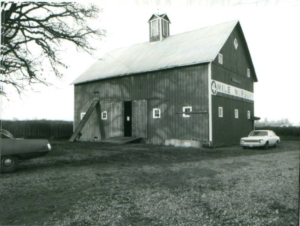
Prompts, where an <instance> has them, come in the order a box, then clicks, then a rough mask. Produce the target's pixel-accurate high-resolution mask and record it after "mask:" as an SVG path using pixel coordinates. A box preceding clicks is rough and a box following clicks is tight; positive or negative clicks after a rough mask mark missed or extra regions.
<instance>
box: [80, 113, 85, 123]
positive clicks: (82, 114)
mask: <svg viewBox="0 0 300 226" xmlns="http://www.w3.org/2000/svg"><path fill="white" fill-rule="evenodd" d="M85 114H86V112H81V113H80V121H81V120H82V119H83V117H84V116H85Z"/></svg>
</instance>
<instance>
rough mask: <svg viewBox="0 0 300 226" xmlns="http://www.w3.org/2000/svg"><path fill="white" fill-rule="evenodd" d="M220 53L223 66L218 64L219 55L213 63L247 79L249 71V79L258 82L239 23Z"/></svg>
mask: <svg viewBox="0 0 300 226" xmlns="http://www.w3.org/2000/svg"><path fill="white" fill-rule="evenodd" d="M219 53H221V54H223V61H224V62H223V64H222V65H220V64H219V63H218V55H219V54H218V55H217V56H216V58H215V59H214V61H213V63H215V64H217V65H219V66H222V67H224V68H226V69H228V70H230V71H233V72H235V73H236V74H238V75H244V77H247V69H249V72H250V77H249V78H251V79H252V80H253V81H254V82H257V81H258V80H257V75H256V71H255V68H254V65H253V62H252V58H251V55H250V51H249V48H248V45H247V41H246V39H245V36H244V33H243V30H242V27H241V25H240V23H237V25H236V27H235V28H234V30H233V31H232V32H231V34H230V36H229V37H228V39H227V41H226V43H225V44H224V45H223V47H222V48H221V50H220V52H219Z"/></svg>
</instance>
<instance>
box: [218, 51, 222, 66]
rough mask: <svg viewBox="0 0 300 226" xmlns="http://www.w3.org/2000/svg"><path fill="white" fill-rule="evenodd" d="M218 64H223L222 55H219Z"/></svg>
mask: <svg viewBox="0 0 300 226" xmlns="http://www.w3.org/2000/svg"><path fill="white" fill-rule="evenodd" d="M218 58H219V64H223V55H222V54H221V53H219V57H218Z"/></svg>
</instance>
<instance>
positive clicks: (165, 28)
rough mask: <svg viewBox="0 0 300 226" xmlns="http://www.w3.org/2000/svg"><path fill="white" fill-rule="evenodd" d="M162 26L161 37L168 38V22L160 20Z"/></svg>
mask: <svg viewBox="0 0 300 226" xmlns="http://www.w3.org/2000/svg"><path fill="white" fill-rule="evenodd" d="M162 25H163V36H165V37H166V36H169V35H168V34H169V29H168V28H169V26H168V22H167V21H165V20H162Z"/></svg>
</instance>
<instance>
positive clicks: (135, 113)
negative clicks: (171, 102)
mask: <svg viewBox="0 0 300 226" xmlns="http://www.w3.org/2000/svg"><path fill="white" fill-rule="evenodd" d="M132 136H133V137H142V138H147V101H146V100H136V101H132Z"/></svg>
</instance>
